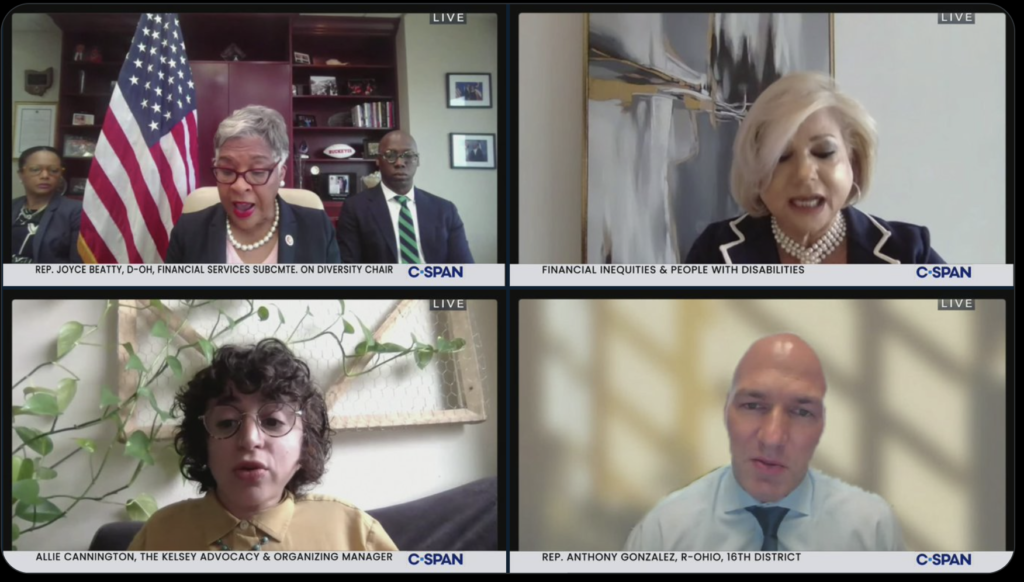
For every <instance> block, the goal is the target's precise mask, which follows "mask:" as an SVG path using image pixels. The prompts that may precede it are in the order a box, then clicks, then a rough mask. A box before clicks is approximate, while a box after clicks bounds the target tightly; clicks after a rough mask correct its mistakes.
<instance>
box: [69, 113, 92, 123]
mask: <svg viewBox="0 0 1024 582" xmlns="http://www.w3.org/2000/svg"><path fill="white" fill-rule="evenodd" d="M95 124H96V116H94V115H92V114H90V113H74V114H72V115H71V125H95Z"/></svg>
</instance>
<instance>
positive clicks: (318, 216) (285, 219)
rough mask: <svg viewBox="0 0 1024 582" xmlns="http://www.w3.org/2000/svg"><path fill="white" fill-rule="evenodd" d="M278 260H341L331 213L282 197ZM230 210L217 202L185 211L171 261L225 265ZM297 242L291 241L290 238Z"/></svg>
mask: <svg viewBox="0 0 1024 582" xmlns="http://www.w3.org/2000/svg"><path fill="white" fill-rule="evenodd" d="M278 201H279V202H280V203H281V219H280V220H279V221H278V225H277V228H278V229H279V232H278V243H277V262H278V263H310V264H312V263H340V262H341V255H340V254H339V253H338V243H337V242H336V241H335V240H334V228H333V227H332V225H331V219H330V218H329V217H328V216H327V213H326V212H324V211H323V210H320V209H317V208H305V207H303V206H292V205H291V204H288V203H287V202H285V201H284V199H283V198H281V197H280V196H279V197H278ZM226 221H227V213H226V212H224V207H223V206H222V205H220V204H219V203H218V204H214V205H213V206H210V207H209V208H205V209H203V210H200V211H199V212H190V213H188V214H182V215H181V218H179V219H178V223H177V224H175V225H174V228H173V229H172V230H171V241H170V243H169V244H168V246H167V258H166V259H164V261H165V262H167V263H204V264H222V263H226V262H227V261H228V256H227V240H228V231H227V222H226ZM289 236H290V237H291V241H292V243H293V244H288V243H287V241H288V240H289V238H288V237H289Z"/></svg>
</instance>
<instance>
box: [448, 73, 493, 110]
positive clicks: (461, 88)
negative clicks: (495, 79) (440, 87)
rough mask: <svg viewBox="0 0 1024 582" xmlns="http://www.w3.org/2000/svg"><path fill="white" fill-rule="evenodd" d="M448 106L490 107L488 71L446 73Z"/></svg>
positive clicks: (464, 107)
mask: <svg viewBox="0 0 1024 582" xmlns="http://www.w3.org/2000/svg"><path fill="white" fill-rule="evenodd" d="M447 79H448V91H447V92H448V108H449V109H467V108H468V109H476V108H488V107H492V106H493V103H492V100H491V74H490V73H448V76H447Z"/></svg>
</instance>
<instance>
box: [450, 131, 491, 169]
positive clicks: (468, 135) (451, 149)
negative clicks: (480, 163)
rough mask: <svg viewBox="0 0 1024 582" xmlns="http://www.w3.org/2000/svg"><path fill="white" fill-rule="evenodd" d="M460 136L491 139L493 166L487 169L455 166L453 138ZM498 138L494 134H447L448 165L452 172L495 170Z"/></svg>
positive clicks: (455, 132) (454, 132)
mask: <svg viewBox="0 0 1024 582" xmlns="http://www.w3.org/2000/svg"><path fill="white" fill-rule="evenodd" d="M457 135H462V136H466V137H471V136H476V135H481V136H486V137H489V138H491V142H493V143H494V165H493V166H491V167H489V168H481V167H475V166H465V167H463V166H456V165H455V136H457ZM498 161H499V156H498V136H497V134H494V133H460V132H457V131H453V132H451V133H449V134H448V165H449V166H451V167H450V169H452V170H496V169H497V168H498Z"/></svg>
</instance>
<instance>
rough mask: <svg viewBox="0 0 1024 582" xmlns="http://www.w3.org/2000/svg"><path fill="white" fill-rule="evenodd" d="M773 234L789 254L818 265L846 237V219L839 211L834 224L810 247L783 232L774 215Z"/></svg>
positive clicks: (807, 262)
mask: <svg viewBox="0 0 1024 582" xmlns="http://www.w3.org/2000/svg"><path fill="white" fill-rule="evenodd" d="M772 234H774V235H775V242H777V243H779V246H780V247H782V250H784V251H786V253H787V254H789V255H790V256H792V257H794V258H796V259H797V260H799V261H800V262H801V263H803V264H805V265H817V264H819V263H821V262H822V261H823V260H825V257H828V256H829V255H831V254H832V253H833V252H834V251H835V250H836V249H837V248H839V245H840V244H841V243H842V242H843V239H845V238H846V220H845V219H844V218H843V214H842V213H839V214H838V215H837V216H836V219H835V220H834V221H832V226H830V227H828V232H826V233H825V236H823V237H821V239H819V240H818V242H816V243H814V244H813V245H811V246H810V247H805V246H804V245H802V244H800V243H798V242H796V241H795V240H793V239H791V238H789V235H787V234H786V233H784V232H782V229H781V228H779V223H778V221H776V220H775V217H774V216H773V217H772Z"/></svg>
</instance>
